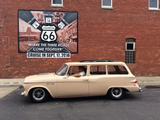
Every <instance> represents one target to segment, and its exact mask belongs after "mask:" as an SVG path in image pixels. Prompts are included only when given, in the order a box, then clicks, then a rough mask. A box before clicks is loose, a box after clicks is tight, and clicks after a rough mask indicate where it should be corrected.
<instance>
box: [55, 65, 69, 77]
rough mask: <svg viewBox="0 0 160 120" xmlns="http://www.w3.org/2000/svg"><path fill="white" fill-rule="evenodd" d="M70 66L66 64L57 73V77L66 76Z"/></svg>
mask: <svg viewBox="0 0 160 120" xmlns="http://www.w3.org/2000/svg"><path fill="white" fill-rule="evenodd" d="M67 68H68V66H67V65H66V64H64V65H63V66H62V67H61V68H60V69H59V70H58V71H57V72H56V75H60V76H64V75H65V74H66V72H67Z"/></svg>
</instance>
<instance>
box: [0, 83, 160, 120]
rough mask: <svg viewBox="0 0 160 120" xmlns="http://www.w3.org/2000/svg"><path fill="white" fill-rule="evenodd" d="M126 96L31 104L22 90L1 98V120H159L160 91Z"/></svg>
mask: <svg viewBox="0 0 160 120" xmlns="http://www.w3.org/2000/svg"><path fill="white" fill-rule="evenodd" d="M140 86H141V87H142V89H143V92H134V93H127V94H126V96H125V98H124V99H122V100H110V99H108V98H107V97H104V96H102V97H86V98H85V97H84V98H68V99H52V98H50V99H49V100H48V101H46V102H44V103H33V102H31V101H29V99H27V97H24V96H21V95H20V93H21V92H22V91H23V88H22V87H21V88H18V89H16V90H14V91H13V92H12V93H11V94H9V95H7V96H5V97H3V98H2V99H0V120H159V118H160V114H159V113H160V104H159V103H160V96H159V94H160V89H147V88H146V87H145V86H146V85H144V84H143V85H140Z"/></svg>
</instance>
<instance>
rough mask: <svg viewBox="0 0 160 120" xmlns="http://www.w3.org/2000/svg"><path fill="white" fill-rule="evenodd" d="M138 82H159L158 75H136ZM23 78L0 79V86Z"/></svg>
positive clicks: (12, 84)
mask: <svg viewBox="0 0 160 120" xmlns="http://www.w3.org/2000/svg"><path fill="white" fill-rule="evenodd" d="M136 79H137V80H138V81H139V84H160V76H153V77H143V76H137V77H136ZM23 81H24V78H17V79H16V78H14V79H0V86H22V85H23Z"/></svg>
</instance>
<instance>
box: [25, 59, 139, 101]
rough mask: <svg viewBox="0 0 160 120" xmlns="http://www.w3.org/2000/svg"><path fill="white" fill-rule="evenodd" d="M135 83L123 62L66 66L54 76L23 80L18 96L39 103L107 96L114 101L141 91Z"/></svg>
mask: <svg viewBox="0 0 160 120" xmlns="http://www.w3.org/2000/svg"><path fill="white" fill-rule="evenodd" d="M137 82H138V81H137V80H136V78H135V76H134V75H133V74H132V73H131V71H130V70H129V68H128V67H127V65H126V64H125V63H123V62H118V61H111V60H92V61H81V62H68V63H66V64H64V65H63V66H62V67H61V68H60V69H59V70H58V71H57V72H55V73H43V74H38V75H32V76H28V77H26V78H25V80H24V92H23V93H22V95H25V96H29V97H30V98H31V99H32V100H33V101H34V102H43V101H45V100H46V99H47V98H48V96H49V95H50V96H52V97H53V98H68V97H84V96H105V95H109V96H110V97H111V98H112V99H116V100H117V99H121V98H122V97H123V96H124V95H125V93H126V92H138V91H141V88H140V87H139V85H138V84H137Z"/></svg>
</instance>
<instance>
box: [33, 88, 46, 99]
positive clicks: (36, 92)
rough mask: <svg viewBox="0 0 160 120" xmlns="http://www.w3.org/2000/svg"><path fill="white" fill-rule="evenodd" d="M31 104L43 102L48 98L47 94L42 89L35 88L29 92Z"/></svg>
mask: <svg viewBox="0 0 160 120" xmlns="http://www.w3.org/2000/svg"><path fill="white" fill-rule="evenodd" d="M30 97H31V99H32V100H33V102H44V101H45V100H46V99H47V97H48V92H47V91H46V90H45V89H43V88H35V89H33V90H32V91H31V92H30Z"/></svg>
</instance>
